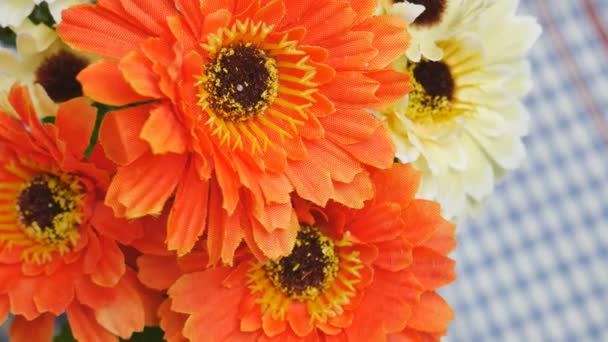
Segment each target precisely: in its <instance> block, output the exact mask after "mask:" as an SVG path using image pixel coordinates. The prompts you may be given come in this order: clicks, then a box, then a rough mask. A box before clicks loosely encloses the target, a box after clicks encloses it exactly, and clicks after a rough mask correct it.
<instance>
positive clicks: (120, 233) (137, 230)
mask: <svg viewBox="0 0 608 342" xmlns="http://www.w3.org/2000/svg"><path fill="white" fill-rule="evenodd" d="M91 224H92V225H93V226H94V227H95V229H96V230H97V231H98V232H99V233H101V234H102V235H105V236H107V237H109V238H111V239H114V240H117V241H119V242H120V243H123V244H125V245H128V244H131V243H132V242H133V241H135V240H137V239H140V238H142V237H143V236H144V227H143V225H142V222H141V221H138V220H125V219H122V218H117V217H115V216H114V214H113V213H112V209H110V208H109V207H108V206H106V205H105V204H103V203H101V202H98V203H97V205H96V206H95V209H94V212H93V217H92V218H91Z"/></svg>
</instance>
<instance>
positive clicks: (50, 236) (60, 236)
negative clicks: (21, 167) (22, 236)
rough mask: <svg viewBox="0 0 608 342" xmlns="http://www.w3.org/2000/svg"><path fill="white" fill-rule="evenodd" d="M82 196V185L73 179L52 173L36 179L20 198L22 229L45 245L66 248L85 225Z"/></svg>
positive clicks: (18, 198) (27, 186) (18, 201)
mask: <svg viewBox="0 0 608 342" xmlns="http://www.w3.org/2000/svg"><path fill="white" fill-rule="evenodd" d="M83 196H84V195H83V191H82V185H81V183H80V182H79V181H78V180H77V179H75V178H73V177H72V176H67V175H66V176H65V177H63V178H60V177H59V176H56V175H53V174H50V173H43V174H40V175H37V176H35V177H34V178H32V179H31V180H30V181H29V182H27V183H26V184H25V187H24V188H23V189H22V190H21V192H20V193H19V195H18V196H17V213H18V217H19V220H20V222H21V224H22V225H23V230H24V231H25V233H26V234H27V235H28V236H30V237H31V238H33V239H34V240H36V241H38V242H40V243H43V244H45V245H58V244H59V245H65V243H66V242H68V241H71V240H74V238H75V237H78V233H77V228H78V227H79V226H80V224H81V222H82V212H81V210H80V206H81V204H82V199H83ZM71 242H74V241H71Z"/></svg>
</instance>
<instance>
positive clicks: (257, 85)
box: [204, 43, 278, 122]
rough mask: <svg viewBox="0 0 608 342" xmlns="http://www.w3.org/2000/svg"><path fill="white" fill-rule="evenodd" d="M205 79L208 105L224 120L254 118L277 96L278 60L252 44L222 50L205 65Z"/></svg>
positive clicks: (234, 120)
mask: <svg viewBox="0 0 608 342" xmlns="http://www.w3.org/2000/svg"><path fill="white" fill-rule="evenodd" d="M205 77H206V81H205V83H204V89H205V91H206V92H207V93H208V94H209V95H208V98H207V101H208V103H209V106H210V107H211V108H212V109H213V110H214V111H215V112H216V113H217V115H218V116H219V117H221V118H223V119H225V120H230V121H233V122H236V121H245V120H249V119H252V118H254V117H255V116H257V115H259V114H262V113H263V112H264V111H265V110H266V109H267V108H268V107H269V105H270V104H271V103H272V101H273V100H274V99H275V98H276V96H277V89H278V70H277V66H276V61H275V59H273V58H271V57H269V56H268V55H267V54H266V52H264V51H263V50H261V49H259V48H258V47H256V46H255V45H252V44H250V43H248V44H237V45H233V46H228V47H224V48H222V49H221V50H220V51H219V53H218V54H217V55H216V56H214V57H213V59H212V60H211V61H210V63H209V64H208V65H207V66H206V68H205Z"/></svg>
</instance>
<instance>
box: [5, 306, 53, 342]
mask: <svg viewBox="0 0 608 342" xmlns="http://www.w3.org/2000/svg"><path fill="white" fill-rule="evenodd" d="M54 328H55V315H52V314H50V313H46V314H42V315H40V316H38V317H37V318H36V319H34V320H31V321H28V320H26V319H25V318H23V316H15V317H14V318H13V322H12V323H11V327H10V328H9V331H8V335H9V337H10V339H11V342H31V341H41V342H42V341H50V340H51V338H52V337H53V330H54Z"/></svg>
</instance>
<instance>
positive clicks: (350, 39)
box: [326, 31, 378, 70]
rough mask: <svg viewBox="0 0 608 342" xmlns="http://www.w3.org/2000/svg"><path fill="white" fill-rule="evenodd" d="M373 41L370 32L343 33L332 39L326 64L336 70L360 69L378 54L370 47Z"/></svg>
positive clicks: (372, 35)
mask: <svg viewBox="0 0 608 342" xmlns="http://www.w3.org/2000/svg"><path fill="white" fill-rule="evenodd" d="M373 40H374V34H373V33H371V32H365V31H363V32H362V31H352V32H345V33H344V34H343V35H340V36H339V37H336V38H334V39H333V43H334V44H333V45H332V47H331V48H330V50H329V52H330V54H329V58H328V59H327V61H326V63H327V64H329V65H331V66H333V67H334V68H336V69H338V70H348V69H351V70H352V69H359V68H362V67H364V66H365V63H368V62H369V61H370V60H371V59H372V58H374V57H376V55H377V54H378V50H376V49H375V48H374V47H373V46H372V41H373Z"/></svg>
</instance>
